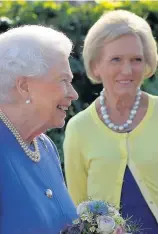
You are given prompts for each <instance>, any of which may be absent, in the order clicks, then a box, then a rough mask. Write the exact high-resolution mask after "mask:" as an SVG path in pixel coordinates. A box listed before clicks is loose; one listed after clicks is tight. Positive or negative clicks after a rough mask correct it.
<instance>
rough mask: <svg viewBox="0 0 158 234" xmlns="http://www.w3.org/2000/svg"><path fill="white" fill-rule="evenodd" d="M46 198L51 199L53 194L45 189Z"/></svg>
mask: <svg viewBox="0 0 158 234" xmlns="http://www.w3.org/2000/svg"><path fill="white" fill-rule="evenodd" d="M46 196H47V197H48V198H52V197H53V192H52V190H51V189H47V190H46Z"/></svg>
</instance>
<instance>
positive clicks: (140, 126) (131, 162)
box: [64, 10, 158, 234]
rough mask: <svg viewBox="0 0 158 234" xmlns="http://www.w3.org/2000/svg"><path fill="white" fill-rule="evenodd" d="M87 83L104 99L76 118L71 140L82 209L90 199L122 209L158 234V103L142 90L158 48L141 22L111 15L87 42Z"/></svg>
mask: <svg viewBox="0 0 158 234" xmlns="http://www.w3.org/2000/svg"><path fill="white" fill-rule="evenodd" d="M83 58H84V64H85V68H86V71H87V75H88V77H89V78H90V79H91V80H93V81H95V82H97V83H102V84H103V91H102V92H101V94H100V96H99V97H98V98H97V99H96V100H95V101H94V102H93V103H92V104H91V105H90V106H89V107H88V108H87V109H86V110H84V111H81V112H80V113H79V114H77V115H76V116H75V117H73V118H72V119H71V120H70V121H69V123H68V125H67V128H66V134H65V141H64V154H65V172H66V179H67V185H68V189H69V192H70V195H71V196H72V199H73V200H74V202H75V203H76V204H78V203H79V202H81V201H83V200H87V199H88V198H89V197H90V198H92V199H103V200H105V201H107V202H110V203H112V204H114V205H116V206H117V207H119V208H120V211H121V212H122V215H123V216H124V217H127V216H128V217H130V216H132V219H133V221H138V220H139V222H140V224H142V229H143V232H142V233H143V234H145V233H147V234H157V233H158V97H155V96H152V95H149V94H147V93H145V92H142V91H141V90H140V86H141V83H142V82H143V80H144V79H145V78H148V77H151V76H152V75H153V74H154V73H155V71H156V68H157V58H158V57H157V46H156V42H155V39H154V38H153V35H152V32H151V28H150V26H149V25H148V23H147V22H146V21H145V20H144V19H142V18H141V17H139V16H137V15H135V14H133V13H131V12H128V11H124V10H116V11H112V12H109V13H106V14H104V15H103V16H102V17H101V18H100V19H99V20H98V21H97V22H96V23H95V24H94V25H93V26H92V28H91V29H90V30H89V32H88V34H87V37H86V39H85V42H84V49H83Z"/></svg>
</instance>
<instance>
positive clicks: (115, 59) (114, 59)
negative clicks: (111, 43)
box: [111, 57, 121, 62]
mask: <svg viewBox="0 0 158 234" xmlns="http://www.w3.org/2000/svg"><path fill="white" fill-rule="evenodd" d="M111 61H112V62H119V61H121V58H119V57H114V58H112V59H111Z"/></svg>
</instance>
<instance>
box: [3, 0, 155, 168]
mask: <svg viewBox="0 0 158 234" xmlns="http://www.w3.org/2000/svg"><path fill="white" fill-rule="evenodd" d="M114 9H126V10H129V11H132V12H135V13H136V14H138V15H140V16H142V17H144V18H145V19H147V21H148V22H149V24H150V25H151V28H152V30H153V34H154V36H155V38H158V24H157V22H158V1H149V0H147V1H144V0H140V1H120V2H118V1H116V2H110V1H102V2H101V3H98V4H96V3H94V2H87V3H85V4H77V5H75V4H71V3H68V2H61V3H55V2H53V1H52V2H51V1H22V0H21V1H0V33H2V32H5V31H6V30H7V29H8V28H11V27H15V26H20V25H23V24H40V25H47V26H51V27H54V28H56V29H59V30H61V31H63V32H64V33H65V34H66V35H67V36H68V37H69V38H70V39H71V40H72V41H73V43H74V50H73V54H72V55H71V58H70V64H71V68H72V71H73V74H74V80H73V85H74V86H75V88H76V90H77V91H78V93H79V97H80V98H79V100H77V101H75V102H74V103H73V104H72V106H71V108H70V109H69V111H68V115H67V118H66V123H67V121H68V120H69V119H70V118H71V117H72V116H73V115H75V114H76V113H78V112H79V111H81V110H83V109H84V108H86V107H87V106H88V105H89V104H90V103H91V102H92V101H93V100H94V99H95V98H96V97H97V96H98V95H99V92H100V91H101V89H102V87H101V85H93V84H91V83H90V81H89V80H88V79H87V77H86V74H85V70H84V67H83V60H82V48H83V41H84V38H85V36H86V34H87V32H88V30H89V28H90V27H91V26H92V25H93V23H94V22H95V21H96V20H97V19H98V18H99V17H100V16H101V14H103V12H106V11H109V10H114ZM157 77H158V74H155V75H154V76H152V77H151V78H150V79H147V80H145V82H144V83H143V85H142V89H143V90H145V91H147V92H149V93H151V94H154V95H157V94H158V79H157ZM65 126H66V125H65ZM64 130H65V128H63V129H53V130H49V131H48V132H47V134H48V136H50V137H51V138H52V140H53V141H54V142H55V143H56V145H57V148H58V150H59V154H60V157H61V162H62V166H63V150H62V144H63V139H64Z"/></svg>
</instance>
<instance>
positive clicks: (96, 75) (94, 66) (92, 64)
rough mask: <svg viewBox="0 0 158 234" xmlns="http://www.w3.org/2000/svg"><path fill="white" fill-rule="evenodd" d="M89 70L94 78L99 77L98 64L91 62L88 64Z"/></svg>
mask: <svg viewBox="0 0 158 234" xmlns="http://www.w3.org/2000/svg"><path fill="white" fill-rule="evenodd" d="M90 66H91V70H92V73H93V74H94V76H95V77H99V75H100V74H99V63H98V62H96V61H91V62H90Z"/></svg>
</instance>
